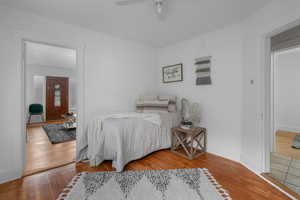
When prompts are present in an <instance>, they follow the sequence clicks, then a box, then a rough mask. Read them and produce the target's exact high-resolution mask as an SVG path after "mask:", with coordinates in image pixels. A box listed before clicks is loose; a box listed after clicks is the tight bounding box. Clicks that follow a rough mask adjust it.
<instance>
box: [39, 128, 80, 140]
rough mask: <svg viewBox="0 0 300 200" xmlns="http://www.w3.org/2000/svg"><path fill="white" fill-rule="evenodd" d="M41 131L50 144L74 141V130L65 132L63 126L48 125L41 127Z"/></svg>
mask: <svg viewBox="0 0 300 200" xmlns="http://www.w3.org/2000/svg"><path fill="white" fill-rule="evenodd" d="M43 129H44V130H45V132H46V134H47V136H48V138H49V140H50V142H51V143H52V144H58V143H63V142H69V141H72V140H76V129H70V130H67V129H65V128H64V126H63V124H49V125H45V126H43Z"/></svg>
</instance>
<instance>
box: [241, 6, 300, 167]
mask: <svg viewBox="0 0 300 200" xmlns="http://www.w3.org/2000/svg"><path fill="white" fill-rule="evenodd" d="M299 19H300V1H298V0H285V1H281V0H274V1H272V2H271V3H270V4H269V5H267V6H266V7H264V8H262V9H261V10H260V11H258V12H256V13H255V14H253V15H252V16H251V17H249V18H248V19H247V20H246V21H244V22H243V23H242V25H243V31H244V33H243V115H242V117H243V119H242V120H243V122H242V156H241V160H242V162H243V163H245V164H246V165H247V166H248V167H250V168H252V169H253V170H256V171H258V172H261V171H263V170H264V169H265V163H264V148H263V143H264V140H265V139H268V140H269V139H270V138H264V134H263V122H264V120H263V118H261V113H263V103H264V102H263V101H264V99H262V98H261V97H262V96H263V94H265V93H266V92H265V91H264V87H263V83H262V76H263V72H264V71H263V70H264V67H265V66H264V64H265V62H264V56H265V53H264V51H265V48H264V42H265V41H264V37H265V36H266V35H267V34H270V33H272V32H273V31H274V30H276V31H278V29H281V28H282V27H283V26H285V25H287V24H289V23H293V22H295V20H299ZM251 80H253V81H254V84H251Z"/></svg>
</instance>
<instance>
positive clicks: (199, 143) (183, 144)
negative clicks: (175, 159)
mask: <svg viewBox="0 0 300 200" xmlns="http://www.w3.org/2000/svg"><path fill="white" fill-rule="evenodd" d="M206 143H207V134H206V129H205V128H201V127H195V128H191V129H183V128H179V127H177V128H172V147H171V151H172V152H175V153H177V154H178V155H181V156H183V157H185V158H188V159H190V160H192V159H195V158H197V157H198V156H200V155H201V154H203V153H205V152H206Z"/></svg>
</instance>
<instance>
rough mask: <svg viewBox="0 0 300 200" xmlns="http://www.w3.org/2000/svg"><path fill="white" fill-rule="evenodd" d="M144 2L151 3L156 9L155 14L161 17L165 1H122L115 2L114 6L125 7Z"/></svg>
mask: <svg viewBox="0 0 300 200" xmlns="http://www.w3.org/2000/svg"><path fill="white" fill-rule="evenodd" d="M146 1H153V3H154V5H155V7H156V13H157V14H158V15H161V14H162V13H163V6H164V3H165V0H122V1H117V2H116V4H117V5H119V6H127V5H132V4H136V3H143V2H146Z"/></svg>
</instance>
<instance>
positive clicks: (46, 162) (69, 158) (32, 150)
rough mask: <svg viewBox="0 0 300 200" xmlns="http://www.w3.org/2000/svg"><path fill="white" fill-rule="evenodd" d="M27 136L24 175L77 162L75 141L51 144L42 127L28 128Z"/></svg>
mask: <svg viewBox="0 0 300 200" xmlns="http://www.w3.org/2000/svg"><path fill="white" fill-rule="evenodd" d="M27 134H28V143H27V145H26V168H25V169H24V172H23V174H24V175H28V174H32V173H36V172H38V171H44V170H46V169H50V168H53V167H57V166H61V165H64V164H67V163H71V162H73V161H74V160H75V151H76V147H75V146H76V142H75V141H71V142H65V143H60V144H51V142H50V141H49V139H48V136H47V135H46V133H45V132H44V130H43V128H42V126H41V125H34V126H30V127H28V128H27Z"/></svg>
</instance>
